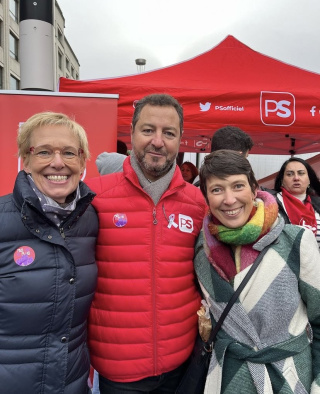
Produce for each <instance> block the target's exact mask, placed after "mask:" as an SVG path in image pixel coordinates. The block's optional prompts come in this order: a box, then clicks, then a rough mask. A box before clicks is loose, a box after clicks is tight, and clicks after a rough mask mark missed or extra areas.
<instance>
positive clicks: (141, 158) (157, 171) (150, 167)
mask: <svg viewBox="0 0 320 394" xmlns="http://www.w3.org/2000/svg"><path fill="white" fill-rule="evenodd" d="M133 150H134V154H135V156H136V158H137V160H138V163H139V164H140V167H141V168H142V170H143V172H146V173H148V174H150V175H151V176H153V177H154V178H161V177H162V176H164V175H165V174H166V173H167V172H168V171H169V170H170V168H171V167H172V165H173V163H174V162H175V160H176V156H175V157H172V158H171V159H168V157H167V154H166V152H163V150H161V149H149V150H144V151H143V154H139V153H138V152H137V151H136V150H135V149H133ZM149 152H156V153H162V154H163V155H165V157H166V161H165V162H164V164H158V165H157V164H156V163H157V162H158V161H159V160H160V158H159V159H158V158H157V157H153V158H152V164H149V163H147V160H146V154H147V153H149Z"/></svg>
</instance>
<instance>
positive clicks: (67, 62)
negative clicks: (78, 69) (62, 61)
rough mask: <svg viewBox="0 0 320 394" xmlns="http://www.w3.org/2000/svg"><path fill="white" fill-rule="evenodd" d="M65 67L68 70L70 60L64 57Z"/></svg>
mask: <svg viewBox="0 0 320 394" xmlns="http://www.w3.org/2000/svg"><path fill="white" fill-rule="evenodd" d="M66 69H67V70H70V61H69V59H68V58H67V57H66Z"/></svg>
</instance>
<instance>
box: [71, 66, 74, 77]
mask: <svg viewBox="0 0 320 394" xmlns="http://www.w3.org/2000/svg"><path fill="white" fill-rule="evenodd" d="M71 76H72V78H73V79H74V68H73V67H72V66H71Z"/></svg>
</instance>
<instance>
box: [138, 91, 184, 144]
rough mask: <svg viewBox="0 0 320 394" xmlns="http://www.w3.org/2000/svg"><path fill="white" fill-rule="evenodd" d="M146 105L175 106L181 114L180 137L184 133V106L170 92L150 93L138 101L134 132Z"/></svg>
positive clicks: (179, 114)
mask: <svg viewBox="0 0 320 394" xmlns="http://www.w3.org/2000/svg"><path fill="white" fill-rule="evenodd" d="M146 105H152V106H154V107H173V108H174V109H175V110H176V111H177V114H178V116H179V121H180V137H181V136H182V133H183V108H182V106H181V105H180V104H179V102H178V101H177V100H176V99H175V98H174V97H172V96H170V95H169V94H150V95H148V96H145V97H143V98H142V99H141V100H139V101H137V102H136V105H135V108H134V113H133V117H132V132H134V128H135V126H136V124H137V122H138V120H139V116H140V113H141V111H142V108H143V107H145V106H146Z"/></svg>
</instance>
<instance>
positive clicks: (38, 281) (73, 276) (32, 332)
mask: <svg viewBox="0 0 320 394" xmlns="http://www.w3.org/2000/svg"><path fill="white" fill-rule="evenodd" d="M80 191H81V199H80V200H79V201H78V203H77V207H76V209H75V211H73V212H72V213H71V214H70V215H69V216H68V217H67V219H66V220H65V221H64V222H63V223H62V224H61V226H60V228H62V229H61V230H60V228H59V227H57V226H56V225H55V224H53V223H52V222H51V221H50V220H49V219H48V218H47V217H46V216H45V215H44V214H43V211H42V209H41V206H40V204H39V201H38V198H37V196H36V195H35V193H34V192H33V190H32V189H31V187H30V185H29V182H28V179H27V177H26V174H25V173H24V171H21V172H20V173H19V174H18V177H17V180H16V184H15V188H14V191H13V194H9V195H7V196H3V197H1V198H0V387H1V389H0V391H2V390H3V392H5V393H6V394H22V393H23V394H58V393H59V394H87V393H88V388H87V378H88V373H89V365H90V362H89V356H88V350H87V345H86V337H87V322H86V320H87V315H88V312H89V308H90V304H91V301H92V298H93V293H94V290H95V286H96V276H97V268H96V264H95V243H96V236H97V231H98V219H97V215H96V213H95V211H94V209H93V207H92V206H91V205H90V203H91V201H92V199H93V198H94V193H92V192H91V191H90V189H89V188H88V187H87V186H86V185H85V184H84V183H82V182H80Z"/></svg>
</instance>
